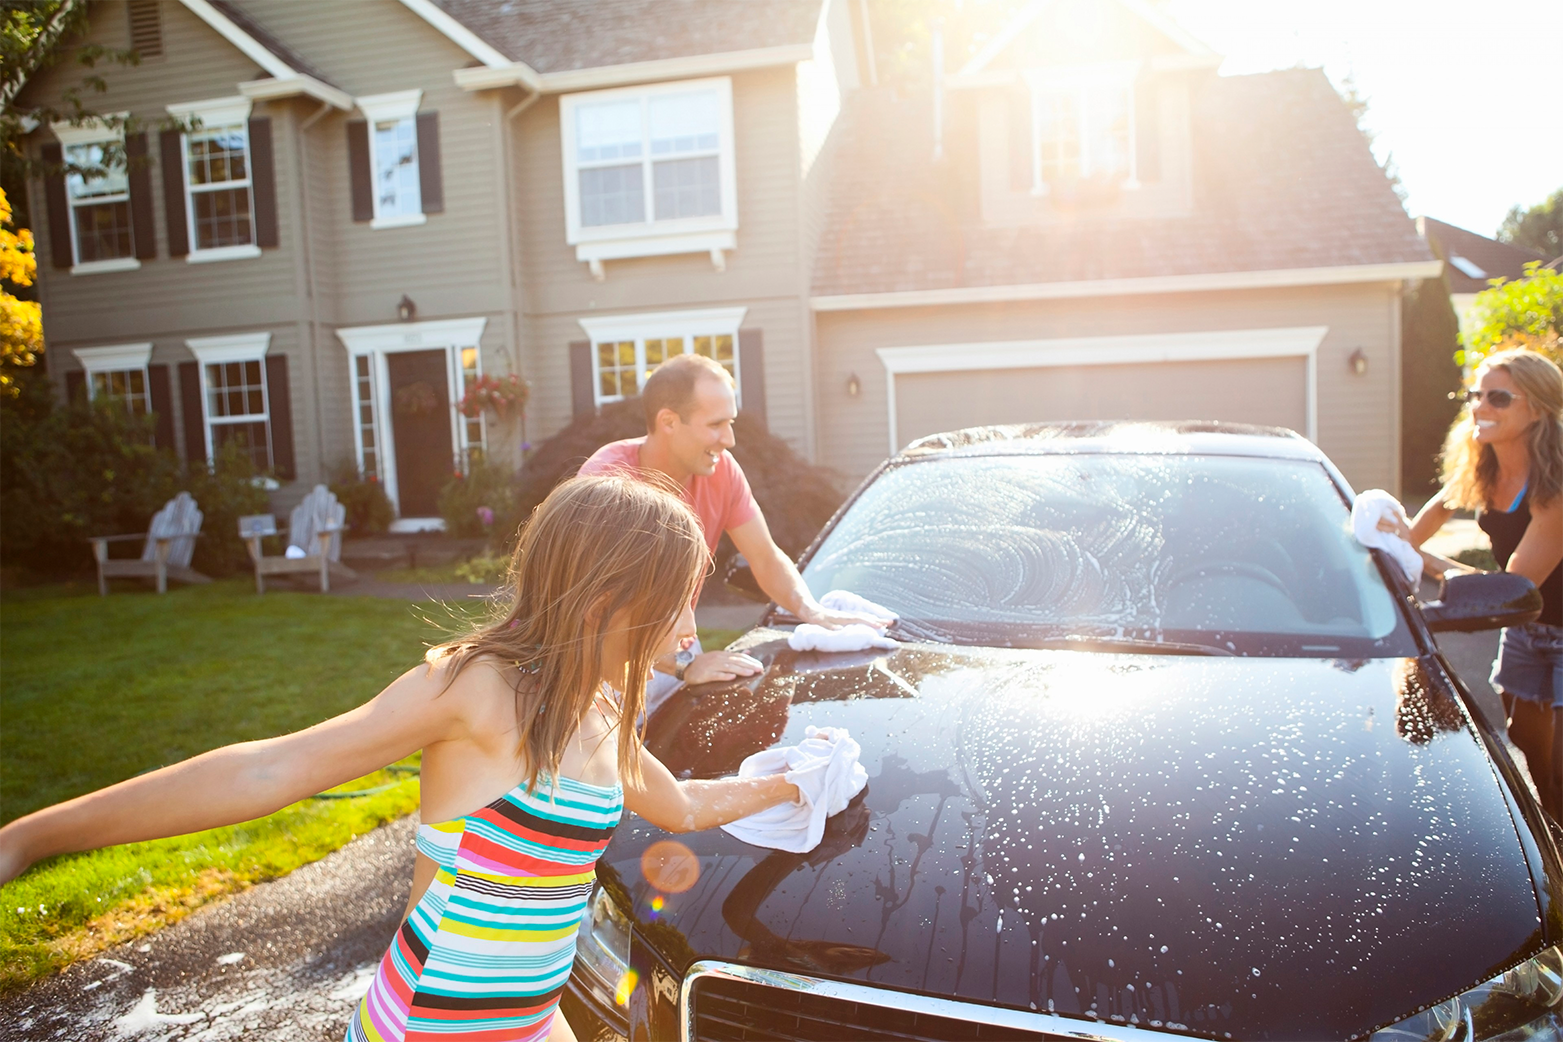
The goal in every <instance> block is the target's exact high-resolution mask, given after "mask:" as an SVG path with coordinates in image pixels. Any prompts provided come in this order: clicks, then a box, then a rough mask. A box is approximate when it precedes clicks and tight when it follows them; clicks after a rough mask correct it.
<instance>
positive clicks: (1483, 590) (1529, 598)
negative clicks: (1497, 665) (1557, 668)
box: [1422, 572, 1541, 633]
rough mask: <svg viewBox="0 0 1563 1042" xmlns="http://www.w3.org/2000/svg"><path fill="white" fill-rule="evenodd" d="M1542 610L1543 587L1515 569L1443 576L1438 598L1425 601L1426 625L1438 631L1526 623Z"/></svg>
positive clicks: (1521, 624) (1483, 628)
mask: <svg viewBox="0 0 1563 1042" xmlns="http://www.w3.org/2000/svg"><path fill="white" fill-rule="evenodd" d="M1540 614H1541V591H1540V590H1537V589H1536V586H1535V584H1534V583H1532V582H1531V581H1530V580H1529V579H1527V578H1525V577H1524V576H1523V575H1516V574H1514V573H1513V572H1470V573H1465V574H1461V575H1450V576H1446V577H1445V578H1444V585H1443V588H1442V589H1441V590H1440V591H1439V593H1438V600H1436V601H1429V602H1427V603H1426V604H1424V605H1422V617H1423V618H1424V619H1426V620H1427V628H1428V629H1430V630H1432V631H1433V632H1435V633H1441V632H1444V631H1447V630H1455V631H1457V632H1460V633H1473V632H1475V631H1477V630H1495V629H1497V628H1498V627H1500V626H1523V625H1525V623H1527V622H1534V621H1535V620H1536V617H1537V616H1539V615H1540Z"/></svg>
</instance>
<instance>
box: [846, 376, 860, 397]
mask: <svg viewBox="0 0 1563 1042" xmlns="http://www.w3.org/2000/svg"><path fill="white" fill-rule="evenodd" d="M862 393H863V381H861V380H859V379H858V378H857V374H856V373H853V374H852V375H851V376H849V377H847V397H848V398H856V397H857V396H858V395H860V394H862Z"/></svg>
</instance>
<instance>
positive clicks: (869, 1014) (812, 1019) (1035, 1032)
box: [683, 963, 1166, 1042]
mask: <svg viewBox="0 0 1563 1042" xmlns="http://www.w3.org/2000/svg"><path fill="white" fill-rule="evenodd" d="M683 1005H684V1010H683V1013H684V1039H685V1042H758V1040H767V1042H839V1040H841V1039H854V1040H859V1039H860V1040H863V1042H992V1040H998V1039H1005V1040H1017V1042H1075V1040H1080V1039H1099V1040H1121V1039H1128V1038H1139V1039H1145V1038H1149V1037H1155V1036H1156V1034H1157V1033H1154V1032H1147V1031H1143V1030H1137V1029H1134V1028H1128V1027H1121V1026H1118V1025H1107V1024H1094V1023H1082V1022H1078V1021H1069V1020H1066V1019H1063V1018H1058V1017H1051V1016H1045V1015H1039V1014H1025V1013H1021V1012H1020V1011H1017V1010H1007V1009H1000V1008H995V1007H991V1006H979V1005H975V1004H971V1003H963V1002H955V1001H951V1000H948V999H937V998H933V997H930V996H921V995H908V994H905V993H902V992H895V991H887V990H883V989H878V988H871V987H865V986H863V985H852V984H843V983H841V982H836V981H824V980H816V979H814V978H808V977H800V976H795V975H792V974H782V973H772V972H769V971H765V970H755V969H752V968H750V967H742V966H734V965H728V964H713V963H697V964H696V965H695V966H694V967H692V968H691V971H690V974H689V976H688V977H686V978H685V985H684V1003H683ZM1023 1021H1030V1022H1032V1023H1031V1024H1025V1023H1022V1022H1023ZM1039 1021H1047V1022H1049V1023H1048V1024H1047V1025H1046V1026H1045V1027H1044V1026H1043V1025H1042V1024H1040V1023H1037V1022H1039ZM1048 1028H1056V1029H1055V1030H1048ZM1160 1037H1162V1038H1165V1037H1166V1036H1164V1035H1163V1036H1160Z"/></svg>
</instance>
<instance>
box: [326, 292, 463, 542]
mask: <svg viewBox="0 0 1563 1042" xmlns="http://www.w3.org/2000/svg"><path fill="white" fill-rule="evenodd" d="M487 326H488V318H487V317H486V316H477V317H475V318H441V319H431V320H429V321H426V322H394V323H390V324H387V325H380V326H350V327H344V328H341V329H338V330H337V331H336V335H337V339H339V340H341V341H342V345H343V346H344V347H346V348H347V356H348V357H347V375H348V386H349V387H352V388H354V390H353V403H354V404H353V409H354V411H355V413H356V411H357V408H358V404H357V403H358V392H357V389H356V385H357V381H358V374H357V373H356V372H354V370H353V365H354V363H353V360H354V359H355V358H358V357H359V356H361V355H368V356H369V357H370V359H371V361H370V364H371V365H372V366H373V367H374V396H375V402H374V440H375V445H376V446H377V447H378V448H379V450H380V469H381V484H382V485H384V487H385V494H386V497H387V498H388V499H390V501H391V507H392V508H393V509H394V510H395V511H396V513H397V516H398V518H400V515H401V512H402V506H401V497H400V494H399V490H398V488H397V482H396V443H395V439H394V438H393V437H392V432H391V419H390V417H391V380H390V371H389V368H388V367H387V365H386V362H385V359H386V356H387V355H392V354H399V353H401V352H404V351H441V350H442V351H444V352H445V355H446V363H445V383H446V386H447V389H448V391H449V395H450V443H451V446H452V448H453V449H454V450H455V451H458V452H459V451H460V448H461V444H462V442H461V422H460V414H459V413H457V412H456V405H457V403H459V402H460V401H461V395H462V385H461V349H462V348H466V347H475V348H481V346H482V345H481V341H482V339H483V330H484V329H485V328H486V327H487ZM353 454H354V456H355V457H356V459H357V461H358V472H359V473H360V474H362V473H363V469H364V443H363V439H362V438H361V437H359V436H358V420H357V417H356V415H355V417H354V422H353ZM400 519H401V520H402V521H412V520H414V519H411V518H400ZM418 520H420V521H421V520H422V519H418Z"/></svg>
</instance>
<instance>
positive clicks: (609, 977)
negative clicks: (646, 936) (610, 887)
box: [575, 884, 635, 1006]
mask: <svg viewBox="0 0 1563 1042" xmlns="http://www.w3.org/2000/svg"><path fill="white" fill-rule="evenodd" d="M575 961H576V965H578V966H580V967H581V968H582V969H584V970H585V971H586V973H585V975H584V977H585V981H586V983H587V984H588V985H590V987H591V989H592V993H593V994H594V995H595V996H596V998H597V1000H598V1001H599V1002H601V1003H602V1004H603V1005H605V1006H622V1005H624V1004H625V1002H627V1001H628V1000H629V993H630V992H631V991H634V990H635V979H634V978H635V971H634V970H632V969H630V919H629V916H627V915H625V914H624V913H623V912H622V911H620V910H619V906H618V905H616V904H615V903H614V901H613V898H612V897H610V896H609V895H608V891H607V890H606V889H605V888H604V887H603V886H602V885H601V884H599V885H598V886H597V888H596V889H595V890H593V891H592V896H591V900H589V901H587V902H586V915H585V917H584V918H582V920H581V929H580V932H579V933H578V934H577V935H576V938H575Z"/></svg>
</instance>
